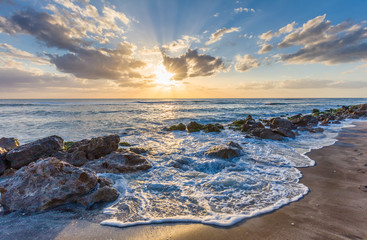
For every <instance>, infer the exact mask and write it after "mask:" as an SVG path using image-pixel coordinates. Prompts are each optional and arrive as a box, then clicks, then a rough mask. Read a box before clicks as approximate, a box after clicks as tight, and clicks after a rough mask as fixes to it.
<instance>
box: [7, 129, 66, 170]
mask: <svg viewBox="0 0 367 240" xmlns="http://www.w3.org/2000/svg"><path fill="white" fill-rule="evenodd" d="M63 147H64V140H63V139H62V138H61V137H59V136H50V137H46V138H42V139H39V140H37V141H34V142H31V143H28V144H25V145H22V146H19V147H16V148H14V149H13V150H11V151H10V152H8V153H7V154H6V160H7V161H8V162H9V163H10V167H11V168H15V169H18V168H21V167H23V166H26V165H28V164H29V163H31V162H34V161H36V160H38V159H39V158H46V157H50V156H51V155H52V154H54V153H56V152H58V151H60V150H62V149H63Z"/></svg>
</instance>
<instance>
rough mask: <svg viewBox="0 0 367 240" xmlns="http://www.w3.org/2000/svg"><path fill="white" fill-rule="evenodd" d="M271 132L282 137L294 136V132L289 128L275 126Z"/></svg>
mask: <svg viewBox="0 0 367 240" xmlns="http://www.w3.org/2000/svg"><path fill="white" fill-rule="evenodd" d="M273 132H275V133H277V134H279V135H282V136H283V137H289V138H296V134H295V133H294V132H293V131H292V130H291V129H290V128H275V129H273Z"/></svg>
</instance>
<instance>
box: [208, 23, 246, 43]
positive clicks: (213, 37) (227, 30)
mask: <svg viewBox="0 0 367 240" xmlns="http://www.w3.org/2000/svg"><path fill="white" fill-rule="evenodd" d="M238 31H240V28H239V27H237V28H236V27H232V28H226V27H224V28H221V29H218V30H217V31H216V32H215V33H212V35H211V36H210V38H209V41H207V42H206V43H205V45H210V44H213V43H215V42H218V41H219V40H221V39H222V37H223V35H224V34H226V33H231V32H238Z"/></svg>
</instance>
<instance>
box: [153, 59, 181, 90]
mask: <svg viewBox="0 0 367 240" xmlns="http://www.w3.org/2000/svg"><path fill="white" fill-rule="evenodd" d="M154 73H155V75H156V79H155V82H156V83H158V84H160V85H163V86H167V87H168V86H174V85H176V84H175V83H174V81H172V80H171V79H172V77H173V75H174V74H173V73H170V72H168V71H167V70H166V68H165V67H164V66H163V65H162V64H161V65H159V66H157V67H156V68H155V71H154Z"/></svg>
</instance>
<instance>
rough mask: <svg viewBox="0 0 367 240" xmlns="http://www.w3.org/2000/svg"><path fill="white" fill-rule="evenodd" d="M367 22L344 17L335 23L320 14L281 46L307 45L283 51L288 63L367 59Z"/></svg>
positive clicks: (288, 37) (342, 61) (340, 61)
mask: <svg viewBox="0 0 367 240" xmlns="http://www.w3.org/2000/svg"><path fill="white" fill-rule="evenodd" d="M364 24H365V23H361V24H353V23H352V22H350V21H344V22H342V23H340V24H338V25H336V26H332V25H331V23H330V21H327V20H325V15H323V16H318V17H316V18H314V19H312V20H309V21H308V22H307V23H305V24H303V26H302V27H300V28H298V29H296V31H295V32H293V33H290V34H289V35H287V36H286V37H285V38H284V39H283V41H282V42H281V43H279V44H278V48H286V47H290V46H303V47H302V48H301V49H299V50H298V51H297V52H295V53H290V54H284V55H282V60H283V61H286V62H288V63H309V62H322V63H325V64H338V63H346V62H354V61H359V60H364V59H367V42H366V39H367V27H366V26H364Z"/></svg>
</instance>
